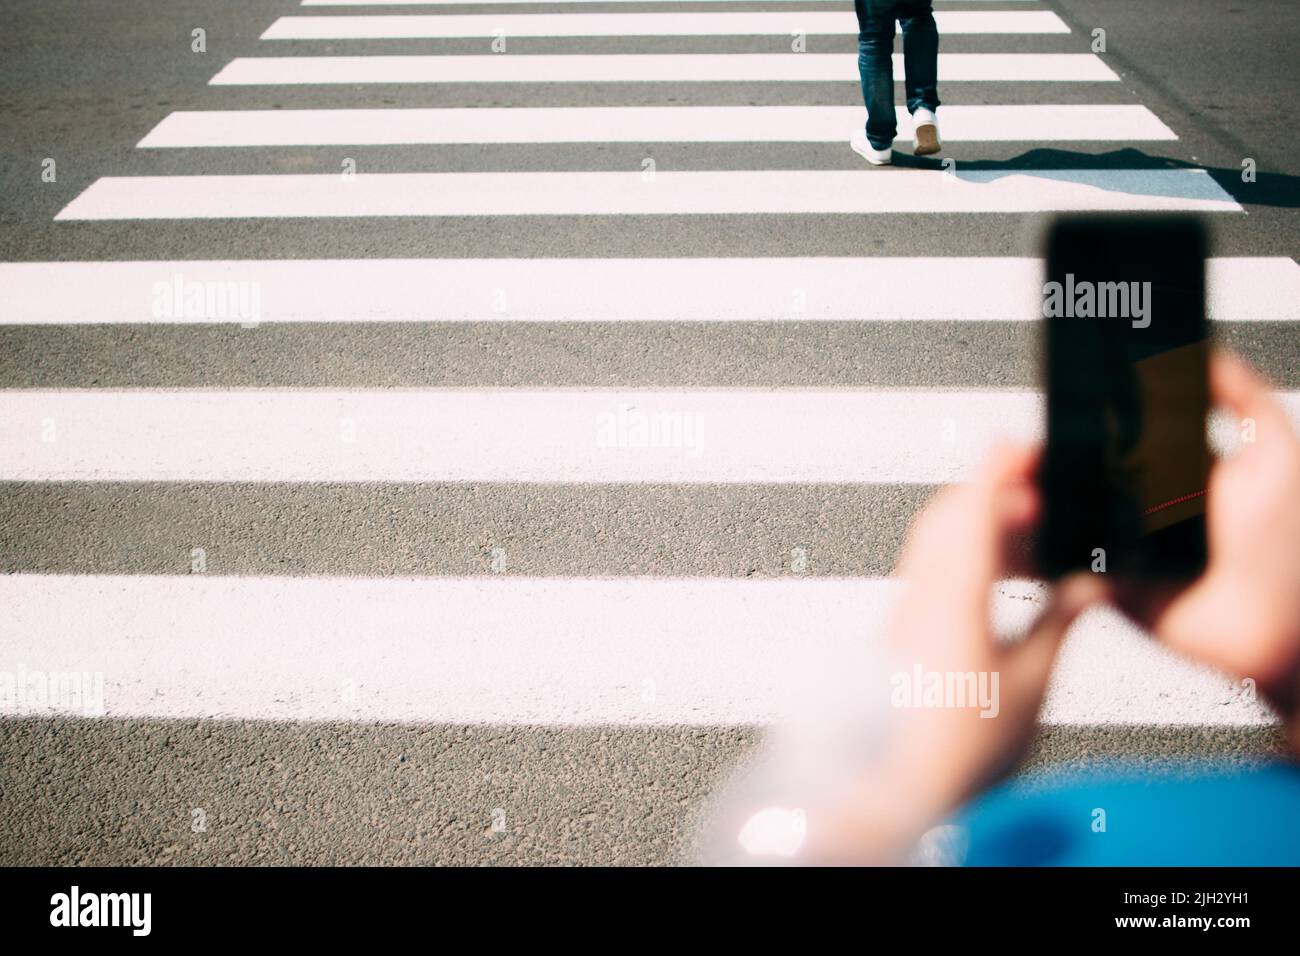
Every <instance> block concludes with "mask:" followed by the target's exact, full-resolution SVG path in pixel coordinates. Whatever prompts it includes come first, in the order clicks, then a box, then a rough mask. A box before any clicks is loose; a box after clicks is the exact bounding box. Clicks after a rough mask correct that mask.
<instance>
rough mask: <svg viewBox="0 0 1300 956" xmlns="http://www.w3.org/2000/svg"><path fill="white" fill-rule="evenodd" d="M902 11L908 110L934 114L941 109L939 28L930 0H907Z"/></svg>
mask: <svg viewBox="0 0 1300 956" xmlns="http://www.w3.org/2000/svg"><path fill="white" fill-rule="evenodd" d="M898 13H899V17H898V20H899V23H900V24H901V25H902V27H903V68H904V71H905V72H906V87H907V111H908V112H909V113H915V112H916V111H917V110H918V109H924V110H929V111H930V112H931V113H933V112H934V111H935V110H937V109H938V108H939V29H938V27H936V26H935V25H934V13H933V12H932V11H931V8H930V0H904V2H903V3H902V4H901V9H900V10H899V11H898Z"/></svg>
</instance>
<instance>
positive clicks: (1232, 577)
mask: <svg viewBox="0 0 1300 956" xmlns="http://www.w3.org/2000/svg"><path fill="white" fill-rule="evenodd" d="M1210 391H1211V397H1212V399H1213V400H1214V401H1215V403H1216V404H1218V405H1221V406H1223V407H1224V408H1225V409H1226V410H1227V411H1228V412H1229V413H1230V414H1231V415H1232V416H1233V417H1234V418H1235V419H1236V420H1237V423H1238V426H1239V427H1241V425H1242V424H1243V423H1245V422H1246V420H1247V419H1249V420H1252V421H1253V427H1254V436H1255V441H1254V442H1253V443H1252V442H1244V443H1243V444H1242V446H1241V449H1240V451H1239V452H1237V453H1236V454H1235V455H1233V456H1232V457H1230V458H1225V459H1222V460H1220V461H1219V462H1217V463H1216V464H1215V466H1214V468H1213V470H1212V471H1211V473H1210V484H1209V489H1208V494H1207V500H1206V532H1207V535H1208V543H1209V561H1208V564H1207V566H1206V570H1205V573H1204V574H1203V575H1202V576H1201V577H1200V578H1198V579H1197V580H1196V581H1195V582H1193V583H1192V584H1191V586H1189V587H1187V588H1185V589H1183V590H1182V591H1179V592H1177V593H1167V594H1153V593H1150V592H1146V593H1141V592H1139V591H1138V590H1137V588H1138V587H1139V586H1140V585H1133V586H1126V587H1124V588H1120V589H1118V590H1117V591H1116V593H1115V595H1114V597H1115V600H1116V603H1117V604H1119V605H1120V606H1121V607H1122V608H1123V609H1124V610H1125V611H1127V612H1128V613H1129V614H1130V615H1131V616H1132V617H1134V618H1135V619H1136V620H1137V621H1138V622H1139V623H1141V624H1143V625H1145V626H1146V627H1147V628H1149V629H1150V630H1151V631H1152V632H1153V633H1154V634H1155V635H1156V636H1157V637H1158V638H1159V639H1160V640H1161V641H1162V642H1163V643H1165V644H1167V645H1168V646H1169V647H1171V648H1173V649H1175V650H1177V651H1180V652H1181V653H1184V654H1186V655H1188V656H1189V657H1192V658H1195V659H1197V660H1199V661H1202V662H1204V663H1206V664H1209V665H1211V666H1213V667H1217V668H1219V669H1221V670H1224V671H1227V672H1228V673H1230V674H1233V675H1236V676H1237V677H1243V678H1244V677H1249V678H1253V679H1254V680H1255V683H1256V686H1257V687H1258V688H1259V689H1260V690H1261V691H1262V692H1263V693H1264V695H1265V696H1266V697H1267V698H1268V699H1269V700H1270V702H1272V703H1273V704H1274V706H1276V707H1277V708H1278V709H1279V711H1280V712H1281V713H1282V716H1283V718H1284V719H1286V720H1287V722H1288V724H1289V727H1290V731H1291V741H1292V746H1293V747H1296V748H1300V727H1298V726H1297V725H1298V723H1300V721H1298V720H1297V710H1298V706H1300V700H1298V699H1297V698H1298V697H1300V440H1298V439H1297V437H1296V433H1295V431H1294V430H1293V429H1292V426H1291V422H1290V420H1289V419H1288V417H1287V414H1286V411H1285V410H1284V409H1283V408H1282V406H1281V405H1280V404H1279V403H1278V402H1277V400H1276V399H1275V398H1274V397H1273V395H1272V394H1271V392H1270V391H1269V388H1268V385H1267V384H1266V383H1265V382H1264V381H1263V380H1262V379H1260V377H1259V376H1258V375H1256V374H1255V372H1254V371H1252V370H1251V369H1250V367H1249V366H1247V365H1246V364H1245V363H1244V362H1242V361H1241V360H1240V359H1238V358H1236V357H1235V356H1233V355H1230V354H1228V353H1225V352H1219V353H1216V354H1215V355H1214V357H1213V358H1212V360H1211V364H1210Z"/></svg>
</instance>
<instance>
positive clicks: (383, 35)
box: [262, 10, 1070, 40]
mask: <svg viewBox="0 0 1300 956" xmlns="http://www.w3.org/2000/svg"><path fill="white" fill-rule="evenodd" d="M934 19H935V23H936V24H937V26H938V28H939V32H940V33H942V34H950V35H951V34H1045V33H1069V32H1070V28H1069V27H1067V26H1066V25H1065V24H1064V23H1063V22H1062V21H1061V18H1060V17H1058V16H1057V15H1056V14H1055V13H1053V12H1052V11H1050V10H993V11H984V10H961V11H955V12H940V13H936V14H935V15H934ZM857 33H858V21H857V18H856V17H855V16H854V14H853V11H852V10H844V11H839V10H835V11H812V10H794V11H780V12H767V11H733V12H726V13H682V12H672V13H499V14H439V15H432V16H427V15H420V14H414V15H412V14H392V15H389V16H357V15H354V16H289V17H280V18H279V19H277V20H276V21H275V22H274V23H272V24H271V25H270V26H269V27H267V29H266V31H265V32H264V33H263V34H262V39H263V40H397V39H456V38H474V37H481V38H484V39H491V38H493V37H498V36H501V37H506V38H513V37H622V36H660V37H662V36H785V37H788V36H791V35H793V34H843V35H845V36H857Z"/></svg>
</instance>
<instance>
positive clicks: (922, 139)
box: [912, 123, 943, 156]
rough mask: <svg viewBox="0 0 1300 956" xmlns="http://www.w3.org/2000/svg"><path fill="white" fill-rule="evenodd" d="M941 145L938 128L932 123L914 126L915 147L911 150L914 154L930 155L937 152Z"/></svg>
mask: <svg viewBox="0 0 1300 956" xmlns="http://www.w3.org/2000/svg"><path fill="white" fill-rule="evenodd" d="M942 148H943V147H942V146H940V145H939V128H938V127H937V126H935V125H934V124H933V123H926V124H925V125H924V126H918V127H917V128H916V149H915V150H914V151H913V154H912V155H914V156H930V155H932V154H933V153H937V152H939V150H940V149H942Z"/></svg>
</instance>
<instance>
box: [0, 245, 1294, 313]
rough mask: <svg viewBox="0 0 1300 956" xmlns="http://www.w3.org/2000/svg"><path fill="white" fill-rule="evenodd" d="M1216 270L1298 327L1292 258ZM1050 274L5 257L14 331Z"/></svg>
mask: <svg viewBox="0 0 1300 956" xmlns="http://www.w3.org/2000/svg"><path fill="white" fill-rule="evenodd" d="M1208 269H1209V272H1208V280H1207V286H1208V292H1209V314H1210V317H1211V318H1213V319H1215V320H1217V321H1221V322H1264V321H1283V322H1300V264H1297V263H1296V262H1295V261H1294V260H1292V259H1288V258H1285V257H1277V258H1269V259H1250V258H1242V259H1211V260H1210V261H1209V264H1208ZM1042 276H1043V263H1042V261H1041V260H1038V259H1010V258H985V257H971V258H965V257H938V258H886V257H878V258H865V259H864V258H813V259H808V258H804V259H800V258H770V259H768V258H763V259H280V260H261V259H239V260H224V261H188V260H186V261H179V260H178V261H172V262H6V263H0V324H11V325H13V324H17V325H68V324H80V323H118V322H132V323H136V322H155V323H167V324H175V323H191V322H216V321H223V320H228V321H242V320H256V321H261V322H637V321H656V322H746V321H748V322H756V321H773V320H783V321H791V320H813V321H817V320H821V321H827V320H835V321H870V322H889V321H918V320H921V321H924V320H929V321H945V322H953V321H958V322H960V321H1027V320H1033V319H1036V318H1037V316H1038V310H1039V309H1040V307H1041V304H1042V303H1041V298H1040V295H1039V291H1038V290H1039V286H1040V284H1041V282H1042ZM863 289H870V290H871V295H869V296H864V295H863V294H862V290H863ZM917 289H924V290H925V294H924V295H918V294H917ZM177 290H179V291H177ZM232 293H233V294H232ZM219 295H224V296H225V298H224V299H222V298H219V297H218V296H219ZM240 295H244V296H245V297H246V298H244V299H242V300H241V299H240V298H239V296H240ZM254 296H255V298H254ZM209 299H211V302H209ZM244 302H246V303H247V309H246V310H245V311H240V309H239V307H238V306H239V305H240V304H241V303H244ZM177 303H179V305H178V304H177ZM187 303H188V304H189V306H188V308H187ZM232 303H233V305H232Z"/></svg>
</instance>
